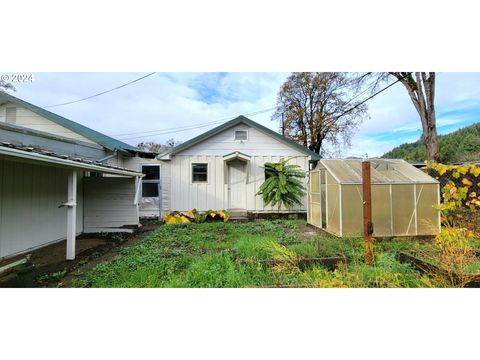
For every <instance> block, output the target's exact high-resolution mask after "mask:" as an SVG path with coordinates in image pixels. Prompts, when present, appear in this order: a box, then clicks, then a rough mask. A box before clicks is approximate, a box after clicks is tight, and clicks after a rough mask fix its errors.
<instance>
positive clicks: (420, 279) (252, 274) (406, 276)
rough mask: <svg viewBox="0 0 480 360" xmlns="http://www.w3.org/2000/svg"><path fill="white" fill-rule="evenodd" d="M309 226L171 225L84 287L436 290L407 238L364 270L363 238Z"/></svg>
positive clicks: (96, 271)
mask: <svg viewBox="0 0 480 360" xmlns="http://www.w3.org/2000/svg"><path fill="white" fill-rule="evenodd" d="M303 228H306V227H305V221H303V220H274V221H254V222H249V223H244V224H239V223H221V222H220V223H203V224H192V223H190V224H179V225H164V226H161V227H160V228H159V229H157V230H156V231H155V232H153V233H152V234H151V235H150V236H147V237H146V238H145V239H143V240H142V241H139V242H138V243H136V244H135V245H133V246H131V247H129V248H125V249H122V251H121V252H120V254H119V255H118V256H116V257H114V258H112V259H109V260H108V261H106V262H103V263H100V264H99V265H97V266H96V267H95V268H93V269H92V270H89V271H85V272H84V273H82V274H80V275H79V276H78V278H77V279H76V281H75V282H74V283H73V285H74V286H77V287H197V288H199V287H216V288H222V287H236V288H240V287H280V288H291V287H293V288H297V287H298V288H303V287H426V286H428V287H432V286H444V283H440V282H435V281H434V280H432V279H430V278H429V277H428V276H426V275H424V274H422V273H421V272H419V271H418V270H416V269H415V268H414V267H413V266H411V265H409V264H404V263H400V262H399V261H398V259H397V257H396V254H397V252H398V251H399V250H406V249H409V248H410V247H411V246H413V243H411V242H409V241H408V240H394V241H391V242H387V241H382V242H381V243H379V244H376V245H375V249H374V254H375V266H368V265H365V264H364V260H363V253H364V249H363V239H361V238H342V239H336V238H330V237H326V236H324V235H322V234H318V233H313V234H310V236H305V237H301V236H300V232H301V231H302V229H303Z"/></svg>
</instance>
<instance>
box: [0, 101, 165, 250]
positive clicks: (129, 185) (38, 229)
mask: <svg viewBox="0 0 480 360" xmlns="http://www.w3.org/2000/svg"><path fill="white" fill-rule="evenodd" d="M151 162H155V163H156V164H154V169H155V168H157V169H158V161H156V160H155V159H154V156H152V155H151V154H147V153H142V152H139V151H138V149H136V148H135V147H133V146H131V145H128V144H125V143H123V142H121V141H118V140H116V139H113V138H111V137H108V136H106V135H104V134H101V133H99V132H96V131H94V130H92V129H89V128H87V127H85V126H82V125H80V124H78V123H75V122H73V121H71V120H68V119H66V118H63V117H61V116H59V115H56V114H54V113H51V112H49V111H47V110H45V109H42V108H40V107H38V106H35V105H32V104H30V103H28V102H25V101H22V100H20V99H18V98H16V97H14V96H12V95H9V94H6V93H3V92H0V258H4V257H9V256H13V255H16V254H20V253H23V252H26V251H29V250H32V249H35V248H38V247H41V246H45V245H47V244H50V243H52V242H56V241H60V240H63V239H65V238H67V258H68V259H73V258H74V256H75V235H78V234H80V233H82V232H83V233H88V232H118V231H131V228H132V227H136V226H138V225H139V215H140V211H141V209H140V206H139V205H140V204H141V182H142V181H143V180H140V179H141V178H142V176H143V175H142V171H141V170H142V166H141V165H142V164H144V163H151ZM144 172H145V170H144ZM147 177H148V175H147ZM157 182H158V180H157Z"/></svg>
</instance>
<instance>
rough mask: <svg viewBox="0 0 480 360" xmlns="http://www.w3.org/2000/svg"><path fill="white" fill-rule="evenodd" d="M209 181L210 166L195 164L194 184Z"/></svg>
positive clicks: (193, 167)
mask: <svg viewBox="0 0 480 360" xmlns="http://www.w3.org/2000/svg"><path fill="white" fill-rule="evenodd" d="M207 181H208V164H206V163H193V164H192V182H207Z"/></svg>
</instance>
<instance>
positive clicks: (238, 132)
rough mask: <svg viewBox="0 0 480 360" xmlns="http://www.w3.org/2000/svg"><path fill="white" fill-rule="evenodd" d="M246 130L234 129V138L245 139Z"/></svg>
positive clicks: (246, 136) (246, 135) (246, 137)
mask: <svg viewBox="0 0 480 360" xmlns="http://www.w3.org/2000/svg"><path fill="white" fill-rule="evenodd" d="M247 139H248V131H247V130H235V140H247Z"/></svg>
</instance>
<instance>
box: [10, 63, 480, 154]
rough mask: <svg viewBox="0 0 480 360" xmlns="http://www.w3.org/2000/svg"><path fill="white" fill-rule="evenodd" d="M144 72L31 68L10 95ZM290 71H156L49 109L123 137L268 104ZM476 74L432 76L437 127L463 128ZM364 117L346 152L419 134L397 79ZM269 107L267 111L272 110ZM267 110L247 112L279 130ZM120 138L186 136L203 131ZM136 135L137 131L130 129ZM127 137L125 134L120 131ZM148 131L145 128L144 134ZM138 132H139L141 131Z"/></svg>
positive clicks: (474, 97) (477, 97)
mask: <svg viewBox="0 0 480 360" xmlns="http://www.w3.org/2000/svg"><path fill="white" fill-rule="evenodd" d="M142 75H144V73H141V74H140V73H37V74H35V78H36V79H35V81H34V82H33V83H31V84H30V83H27V84H19V85H18V86H17V90H18V91H17V92H16V93H14V95H16V96H18V97H20V98H22V99H25V100H27V101H30V102H32V103H34V104H36V105H39V106H44V105H52V104H57V103H62V102H67V101H72V100H76V99H79V98H83V97H86V96H90V95H92V94H95V93H98V92H101V91H104V90H107V89H110V88H113V87H115V86H118V85H120V84H123V83H126V82H128V81H131V80H133V79H135V78H138V77H140V76H142ZM287 76H288V73H235V72H234V73H159V74H155V75H153V76H151V77H149V78H146V79H144V80H142V81H139V82H137V83H134V84H132V85H129V86H127V87H124V88H122V89H119V90H116V91H114V92H111V93H108V94H105V95H102V96H99V97H96V98H93V99H90V100H87V101H82V102H79V103H76V104H71V105H66V106H60V107H55V108H51V109H49V110H51V111H53V112H56V113H58V114H60V115H63V116H65V117H67V118H69V119H72V120H74V121H77V122H79V123H82V124H84V125H86V126H88V127H91V128H93V129H95V130H98V131H100V132H103V133H105V134H109V135H113V136H115V137H117V138H120V139H124V138H129V137H136V136H139V134H136V133H138V132H148V131H152V130H161V129H174V128H177V127H179V126H190V125H192V126H194V125H199V124H204V123H208V122H212V121H216V120H220V119H224V118H226V117H235V116H237V115H240V114H248V113H250V112H254V111H257V110H262V109H267V108H271V107H274V106H275V104H276V97H277V93H278V90H279V89H280V86H281V84H282V83H283V82H284V81H285V79H286V78H287ZM478 83H480V73H474V74H469V73H441V74H438V76H437V89H436V96H437V97H436V105H437V118H438V126H439V128H440V127H445V128H448V127H451V126H456V125H459V126H460V125H462V126H463V124H464V123H465V119H467V113H468V112H469V111H471V109H472V108H473V109H480V87H478ZM368 106H369V114H370V118H369V119H368V120H365V122H364V123H363V124H362V125H361V126H360V127H359V129H358V131H357V133H356V134H355V135H354V137H353V139H352V147H351V148H350V149H345V150H344V153H345V154H346V153H351V154H364V153H369V155H370V154H371V155H372V156H379V155H381V154H383V153H384V152H386V151H388V150H390V149H391V148H393V147H394V146H397V145H399V144H401V143H403V142H405V141H415V140H417V139H418V137H419V136H420V133H421V132H420V129H421V123H420V119H419V117H418V114H417V113H416V111H415V108H414V107H413V104H412V102H411V100H410V98H409V97H408V94H407V91H406V89H405V88H404V87H403V86H402V85H401V84H396V85H394V86H393V87H391V88H389V89H388V90H386V91H385V92H383V93H381V94H380V95H378V96H377V97H375V98H373V99H372V100H371V101H369V102H368ZM272 112H273V111H272ZM272 112H268V113H263V114H259V115H256V116H252V119H253V120H255V121H258V122H260V123H261V124H263V125H265V126H267V127H269V128H271V129H273V130H278V128H279V124H278V123H277V122H274V121H271V120H270V118H271V114H272ZM213 126H214V125H211V126H209V127H203V128H198V129H193V130H189V131H183V132H176V133H172V134H163V135H156V136H146V135H148V134H145V135H144V136H143V137H141V138H136V139H131V140H125V141H126V142H128V143H131V144H137V143H139V142H141V141H148V140H151V141H158V142H163V141H165V140H167V139H169V138H171V137H173V138H175V139H177V140H180V141H186V140H188V139H189V138H191V137H193V136H196V135H198V134H200V133H202V132H204V131H206V130H208V129H209V128H211V127H213ZM133 133H135V134H133ZM125 134H131V135H125ZM150 134H151V133H150ZM140 135H141V134H140Z"/></svg>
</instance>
